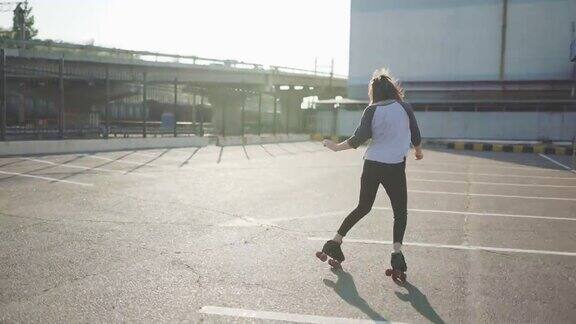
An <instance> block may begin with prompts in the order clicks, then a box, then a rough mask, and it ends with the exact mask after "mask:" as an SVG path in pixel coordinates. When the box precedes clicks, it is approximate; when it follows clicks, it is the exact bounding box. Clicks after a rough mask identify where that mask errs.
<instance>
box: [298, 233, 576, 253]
mask: <svg viewBox="0 0 576 324" xmlns="http://www.w3.org/2000/svg"><path fill="white" fill-rule="evenodd" d="M308 239H309V240H312V241H327V240H329V238H322V237H309V238H308ZM345 242H346V243H361V244H384V245H392V241H376V240H358V239H345ZM402 244H403V245H406V246H418V247H431V248H444V249H454V250H476V251H491V252H513V253H529V254H546V255H562V256H571V257H574V256H576V252H562V251H547V250H525V249H510V248H499V247H491V246H477V245H448V244H432V243H415V242H404V243H402Z"/></svg>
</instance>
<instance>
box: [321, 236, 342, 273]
mask: <svg viewBox="0 0 576 324" xmlns="http://www.w3.org/2000/svg"><path fill="white" fill-rule="evenodd" d="M341 245H342V243H338V242H336V241H333V240H330V241H328V242H326V243H325V244H324V247H323V248H322V251H319V252H316V257H317V258H318V259H320V261H322V262H324V261H326V260H327V259H328V257H330V260H328V264H330V266H331V267H332V268H334V269H342V266H341V263H342V262H344V253H342V249H341V247H340V246H341Z"/></svg>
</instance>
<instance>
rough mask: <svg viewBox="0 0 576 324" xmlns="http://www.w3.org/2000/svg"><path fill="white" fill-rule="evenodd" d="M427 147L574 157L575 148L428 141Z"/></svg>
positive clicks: (545, 145) (544, 145)
mask: <svg viewBox="0 0 576 324" xmlns="http://www.w3.org/2000/svg"><path fill="white" fill-rule="evenodd" d="M425 143H426V144H427V145H430V144H431V145H433V146H436V147H443V148H447V149H450V150H461V151H462V150H465V151H481V152H508V153H542V154H552V155H572V154H573V148H572V147H569V146H560V145H549V144H548V145H547V144H492V143H480V142H462V141H456V142H437V141H427V142H425Z"/></svg>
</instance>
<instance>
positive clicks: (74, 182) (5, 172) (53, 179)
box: [0, 171, 94, 187]
mask: <svg viewBox="0 0 576 324" xmlns="http://www.w3.org/2000/svg"><path fill="white" fill-rule="evenodd" d="M0 173H2V174H8V175H14V176H18V177H24V178H34V179H42V180H47V181H51V182H62V183H68V184H75V185H79V186H88V187H91V186H93V185H94V184H92V183H84V182H76V181H69V180H60V179H56V178H50V177H43V176H38V175H32V174H25V173H16V172H8V171H0Z"/></svg>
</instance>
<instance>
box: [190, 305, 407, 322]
mask: <svg viewBox="0 0 576 324" xmlns="http://www.w3.org/2000/svg"><path fill="white" fill-rule="evenodd" d="M198 313H201V314H209V315H220V316H231V317H243V318H252V319H261V320H269V321H286V322H295V323H322V324H324V323H343V324H344V323H358V324H360V323H398V322H387V321H374V320H363V319H356V318H342V317H327V316H317V315H303V314H294V313H283V312H268V311H258V310H251V309H241V308H230V307H218V306H204V307H202V308H201V309H200V310H199V311H198Z"/></svg>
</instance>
